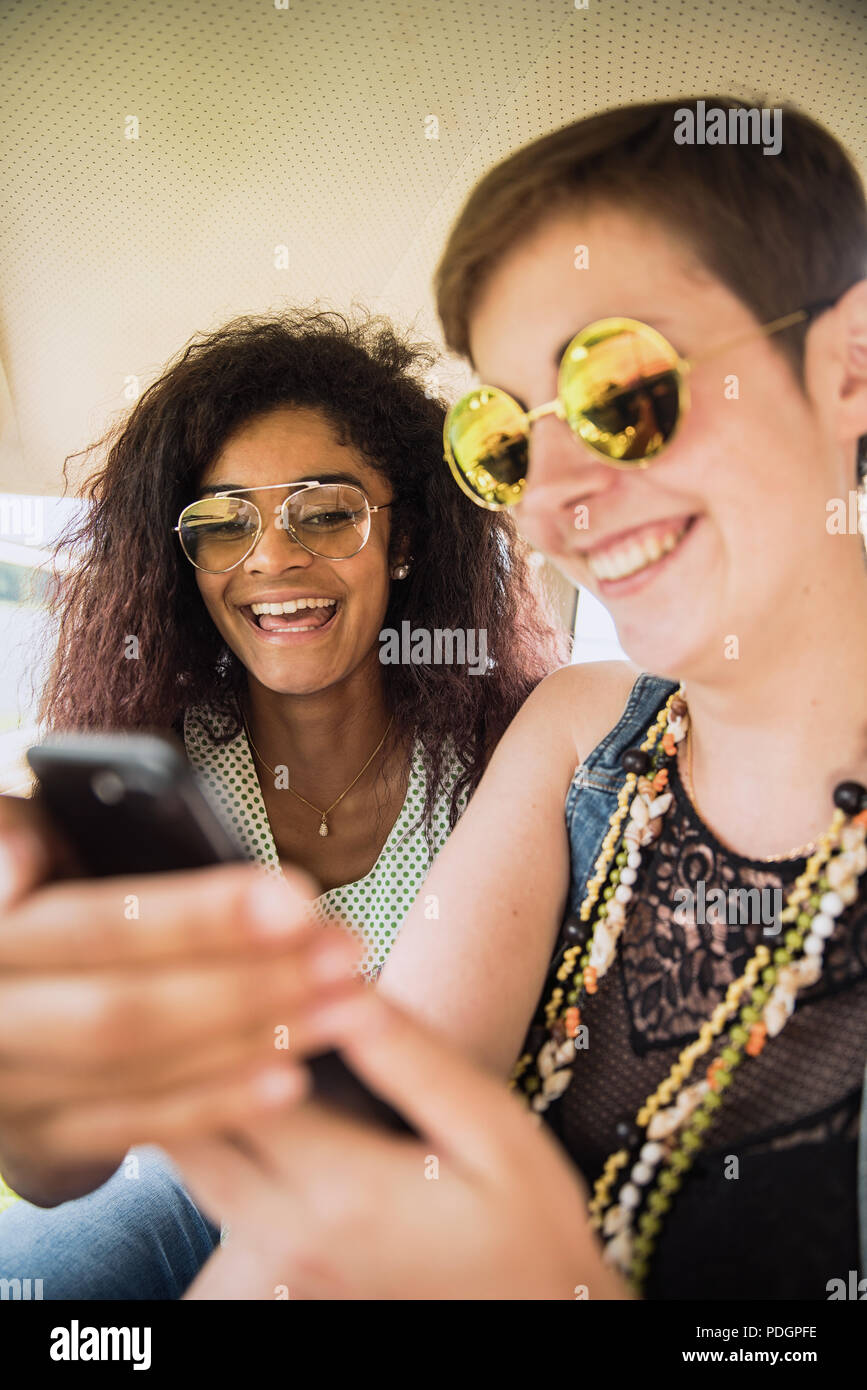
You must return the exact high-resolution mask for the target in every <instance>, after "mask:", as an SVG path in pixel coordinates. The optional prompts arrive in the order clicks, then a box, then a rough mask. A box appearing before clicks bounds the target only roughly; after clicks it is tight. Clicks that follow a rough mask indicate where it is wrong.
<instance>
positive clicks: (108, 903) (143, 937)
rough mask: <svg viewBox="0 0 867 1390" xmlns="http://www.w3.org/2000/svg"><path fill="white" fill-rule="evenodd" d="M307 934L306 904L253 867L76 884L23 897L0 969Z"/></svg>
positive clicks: (0, 951) (196, 951) (276, 942)
mask: <svg viewBox="0 0 867 1390" xmlns="http://www.w3.org/2000/svg"><path fill="white" fill-rule="evenodd" d="M0 843H2V837H0ZM266 924H267V929H266ZM316 930H317V925H316V923H315V922H313V920H312V918H311V913H310V905H309V898H307V897H303V896H302V895H301V894H300V892H299V891H298V890H297V888H293V887H289V886H288V885H287V884H284V883H283V882H282V881H281V880H279V879H275V880H271V881H269V880H266V879H265V878H264V875H263V874H262V871H261V870H260V869H257V868H254V867H253V866H249V867H246V866H243V867H242V866H238V865H220V866H218V867H216V868H210V869H197V870H192V871H190V872H185V873H175V874H149V875H145V876H142V877H134V878H110V879H99V880H92V879H89V880H86V881H82V880H77V881H73V882H64V883H56V884H51V885H49V886H48V887H46V888H44V889H43V890H42V891H41V892H39V893H35V894H33V895H32V897H30V898H28V899H26V900H25V901H24V902H22V903H21V905H20V907H19V909H18V911H17V912H16V913H15V915H14V919H12V920H9V921H7V922H4V923H3V928H2V930H0V966H3V965H9V966H31V967H32V966H37V965H39V964H40V963H42V962H44V963H46V964H51V965H52V966H54V967H60V968H63V967H69V968H76V969H81V968H82V967H84V966H87V965H91V964H92V965H100V966H102V965H111V964H124V963H127V962H134V961H148V960H154V961H157V960H178V959H183V958H185V957H189V956H207V955H223V956H224V955H227V954H231V953H233V952H238V951H245V950H246V951H250V952H253V951H259V952H261V951H262V950H267V949H268V948H269V946H271V947H272V948H276V949H283V948H285V947H286V946H288V945H291V944H293V943H295V942H297V941H301V940H303V939H304V938H305V937H307V936H310V935H312V934H313V933H315V932H316Z"/></svg>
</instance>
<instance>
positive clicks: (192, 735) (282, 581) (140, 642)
mask: <svg viewBox="0 0 867 1390" xmlns="http://www.w3.org/2000/svg"><path fill="white" fill-rule="evenodd" d="M434 361H435V359H434V357H433V356H432V354H431V352H430V350H428V349H426V348H424V347H421V346H418V345H413V344H411V343H408V342H406V341H404V340H402V339H401V338H400V337H398V335H397V334H396V333H395V332H394V330H393V329H392V328H391V327H390V326H389V325H388V324H387V323H385V322H384V321H381V320H376V319H371V318H361V319H355V320H350V319H347V318H345V317H343V316H341V315H340V314H336V313H331V312H323V311H319V310H298V311H293V312H287V313H282V314H279V315H271V316H266V317H261V318H240V319H237V320H235V321H234V322H232V323H229V324H228V325H226V326H225V327H224V328H222V329H220V330H219V331H217V332H215V333H212V334H211V335H209V336H206V337H203V338H199V339H197V340H195V341H193V342H192V343H190V344H189V345H188V346H187V347H186V348H185V349H184V351H183V352H182V353H181V354H180V356H179V357H178V358H177V359H176V360H175V361H174V362H173V363H171V364H170V366H169V367H168V368H167V369H166V370H165V371H164V372H163V373H162V375H161V376H160V377H159V378H158V380H156V381H155V382H154V383H153V385H151V386H150V387H149V388H148V390H147V391H145V393H144V394H143V396H142V397H141V399H140V400H139V401H138V402H137V404H136V405H135V407H134V409H133V410H132V411H131V413H130V415H129V417H128V418H127V419H126V420H124V421H123V422H122V423H121V424H120V426H119V427H118V428H117V430H116V431H115V432H114V434H113V436H109V437H108V439H106V440H104V441H102V442H101V446H102V447H105V446H106V445H107V446H108V453H107V459H106V461H105V463H104V465H103V466H102V467H101V468H100V469H99V471H98V472H97V473H96V474H95V475H94V476H93V477H92V478H91V479H90V481H89V484H88V487H87V494H86V495H87V499H88V501H89V506H88V508H87V511H86V513H85V515H84V517H83V519H82V520H81V521H80V522H79V523H78V524H77V525H76V526H75V527H74V528H73V529H72V531H71V532H70V533H69V534H68V535H67V536H66V537H64V543H65V544H66V545H67V546H68V547H69V548H70V550H71V552H72V554H73V556H74V562H73V570H72V573H71V575H70V576H69V577H68V578H67V579H66V581H65V582H64V583H63V585H62V586H61V587H60V588H59V591H58V596H57V599H56V604H55V608H56V617H57V620H58V628H57V639H58V640H57V648H56V653H55V656H54V663H53V667H52V670H51V675H50V679H49V681H48V684H47V687H46V690H45V693H44V698H43V701H42V711H41V712H42V718H43V720H44V722H45V723H46V724H47V725H48V726H49V727H50V728H52V729H55V730H62V729H80V730H83V729H115V730H123V729H129V730H134V729H143V728H157V729H159V728H173V729H174V730H175V731H176V733H177V734H178V736H179V737H182V738H183V740H184V743H185V747H186V750H187V754H188V756H189V759H190V761H191V763H192V765H193V766H194V767H195V768H196V769H197V771H198V772H199V773H200V775H201V777H202V778H203V779H204V781H205V782H206V783H207V784H208V785H209V786H210V788H211V790H212V792H213V793H214V798H215V801H216V804H217V805H218V808H221V809H222V811H223V812H224V814H225V815H226V817H227V819H228V820H229V821H230V822H231V823H232V824H233V826H234V829H235V831H236V833H237V834H238V835H239V837H240V839H241V841H242V844H243V846H244V847H245V849H246V851H247V854H248V856H249V858H250V859H251V860H253V861H255V862H256V863H258V864H260V865H261V866H262V867H263V868H265V869H266V870H268V871H270V874H271V876H272V877H274V878H280V877H281V876H282V869H281V865H280V861H281V860H286V861H290V862H291V863H292V864H293V865H294V866H300V867H301V868H302V869H305V870H306V871H307V872H308V874H310V875H311V877H312V878H314V879H315V880H316V882H317V884H318V885H319V889H320V892H319V896H317V897H316V898H315V899H314V901H313V909H312V910H313V917H314V919H315V920H317V921H318V922H319V923H327V922H329V921H331V920H333V919H338V918H339V919H340V920H341V922H343V923H347V924H349V925H350V927H351V928H352V929H353V930H354V933H355V935H356V936H357V937H358V938H361V939H362V940H363V951H364V954H363V959H362V961H361V967H362V969H363V971H364V973H365V974H366V975H367V976H368V977H370V978H372V977H374V976H375V975H376V974H377V973H378V971H379V969H380V968H381V966H382V964H383V962H384V961H385V959H386V957H387V955H388V953H389V951H390V949H391V945H392V943H393V941H394V939H395V936H396V933H397V931H398V929H399V927H400V924H401V922H402V920H403V918H404V917H405V915H406V913H407V911H408V910H409V908H410V906H411V904H412V902H413V899H414V897H415V896H416V893H417V891H418V889H419V887H420V886H421V884H422V882H423V881H424V878H425V876H426V873H427V870H428V868H429V867H430V864H431V861H432V859H433V858H434V857H435V855H436V854H437V852H438V851H439V849H440V848H441V847H442V845H443V843H444V841H445V840H446V838H447V836H448V834H449V832H450V830H451V829H452V828H453V827H454V825H455V823H456V821H457V819H458V817H459V815H460V813H461V811H462V810H463V808H464V806H465V805H466V802H467V799H468V797H469V796H470V795H471V794H472V792H473V790H474V789H475V787H476V786H477V784H478V782H479V780H480V778H481V776H482V773H483V771H484V768H485V765H486V763H487V761H488V759H489V757H490V755H491V752H492V751H493V749H494V747H495V746H496V744H497V742H498V740H499V738H500V736H501V735H502V733H503V732H504V731H505V729H506V727H507V726H508V724H509V722H510V720H511V719H512V717H513V715H514V714H515V713H516V712H517V710H518V709H519V708H520V706H521V704H522V703H523V701H524V700H525V698H526V697H527V696H528V695H529V693H530V692H531V691H532V689H533V688H534V686H536V685H537V684H538V682H539V680H540V679H541V678H542V676H543V675H545V673H546V672H547V671H549V670H551V669H552V668H553V667H555V666H556V665H558V664H560V663H561V662H562V661H564V660H565V659H566V656H567V650H566V647H565V642H564V638H563V636H562V635H561V634H558V632H557V630H556V629H555V627H554V626H553V624H552V622H551V619H550V617H549V615H548V612H547V607H546V604H545V602H544V600H543V599H542V597H541V596H540V595H537V593H536V591H535V589H534V586H533V584H532V582H531V571H530V569H529V568H528V565H527V561H526V553H525V550H524V548H523V547H522V546H521V544H520V542H519V540H518V537H517V533H516V530H515V527H514V524H513V522H512V521H511V519H510V518H507V517H503V516H497V515H495V514H493V513H489V514H485V513H482V512H480V511H478V510H477V509H475V508H468V507H466V506H465V505H464V504H463V499H462V498H461V497H460V495H459V494H458V493H457V491H456V489H455V488H454V486H453V484H452V482H451V479H450V478H449V477H448V476H447V475H446V474H445V473H444V472H443V469H442V466H441V464H442V432H443V423H444V419H445V407H444V406H443V405H442V404H441V403H440V402H439V401H438V400H437V399H435V398H433V397H432V396H431V394H430V391H429V389H426V388H425V384H424V380H423V372H424V370H425V369H429V368H430V367H431V366H432V365H433V362H434ZM94 447H100V446H94ZM389 630H390V631H392V632H396V633H398V634H401V635H403V633H404V631H405V630H408V631H409V632H410V633H413V634H417V633H418V632H420V631H421V632H422V633H427V634H429V636H430V639H431V640H430V649H431V656H432V657H433V658H434V659H432V660H430V661H429V662H428V664H423V663H421V662H419V661H418V660H417V659H416V660H411V661H409V662H393V661H390V662H387V663H386V662H385V661H384V660H382V659H381V655H382V656H385V654H386V652H385V648H384V647H383V649H382V652H381V646H380V636H381V634H383V635H385V634H386V633H387V632H388V631H389ZM437 632H439V633H440V634H445V639H443V638H441V643H442V645H441V647H440V655H441V656H442V657H444V658H445V659H444V660H440V661H437V660H436V656H437V642H436V634H437ZM456 633H457V634H460V635H461V637H462V638H463V640H464V642H465V644H466V651H465V654H466V652H469V653H471V655H472V654H474V656H475V660H473V659H469V660H467V661H464V662H463V664H458V663H457V662H456V661H455V660H454V659H453V658H454V657H455V656H456V655H457V656H458V657H460V656H461V650H460V646H457V648H456V647H455V645H454V642H455V638H454V634H456ZM404 648H405V643H404ZM413 652H415V653H416V655H418V652H419V649H418V647H417V646H416V644H415V643H413V645H412V646H411V647H410V653H409V654H410V655H411V656H412V654H413ZM421 655H422V656H424V655H426V653H425V652H424V643H422V650H421ZM176 901H177V902H179V901H180V900H179V899H178V900H176ZM165 911H166V912H167V911H168V908H166V910H165ZM164 920H165V913H164ZM78 965H79V967H80V959H79V961H78ZM102 978H103V979H104V978H105V977H104V975H103V977H102ZM238 978H239V976H238V974H237V973H236V976H235V978H234V979H233V980H232V982H231V987H232V988H234V987H236V985H237V980H238ZM118 988H121V986H120V985H118ZM211 995H212V998H213V989H212V990H211ZM253 995H254V991H251V997H253ZM162 997H163V998H166V997H167V995H166V992H165V990H164V991H163V996H162ZM197 997H198V998H199V999H200V1000H201V998H202V997H203V996H202V994H201V993H199V994H198V995H197ZM209 1027H211V1025H209ZM54 1031H55V1033H56V1036H57V1038H58V1047H60V1046H61V1043H60V1038H61V1034H62V1032H63V1025H62V1024H61V1023H60V1022H59V1021H57V1022H56V1024H55V1030H54ZM145 1031H147V1030H145ZM211 1031H213V1030H212V1029H211ZM248 1034H249V1036H247V1035H244V1037H242V1039H241V1040H240V1041H238V1040H237V1039H236V1042H235V1044H233V1046H234V1047H235V1051H234V1052H233V1053H232V1057H233V1059H234V1060H235V1061H238V1062H240V1061H241V1060H243V1064H244V1065H249V1064H251V1063H252V1062H253V1061H254V1060H255V1062H256V1063H257V1064H258V1063H259V1062H261V1063H262V1064H264V1062H265V1059H266V1057H267V1053H266V1052H265V1050H264V1049H265V1045H266V1044H267V1038H265V1030H264V1028H263V1027H262V1022H261V1019H260V1018H259V1017H258V1016H257V1017H253V1016H252V1015H251V1019H250V1027H249V1029H248ZM53 1035H54V1034H53ZM263 1038H264V1039H265V1040H264V1042H263ZM153 1045H154V1047H155V1048H158V1039H157V1036H156V1034H155V1035H154V1042H153ZM205 1046H206V1039H204V1038H203V1047H205ZM270 1047H271V1057H272V1058H273V1032H272V1041H271V1044H270ZM239 1049H240V1050H239ZM211 1051H212V1059H211V1061H210V1062H207V1063H205V1062H204V1061H203V1065H204V1066H205V1069H206V1070H207V1071H209V1072H211V1073H213V1076H214V1078H215V1080H214V1086H215V1087H216V1090H217V1093H216V1098H215V1101H214V1103H215V1104H217V1105H218V1107H225V1106H226V1105H227V1104H228V1100H227V1097H228V1096H229V1095H230V1094H231V1086H228V1085H226V1084H225V1081H224V1080H223V1081H218V1080H217V1077H218V1074H219V1061H218V1059H219V1056H220V1049H219V1046H218V1043H217V1040H216V1039H215V1041H214V1046H213V1049H211ZM102 1053H103V1059H102V1064H101V1065H102V1068H103V1070H105V1069H106V1066H107V1062H108V1057H107V1055H106V1052H105V1048H104V1047H103V1048H102ZM140 1080H141V1082H142V1085H143V1086H145V1085H146V1083H145V1082H144V1078H143V1077H140ZM152 1080H153V1074H152V1073H151V1080H150V1083H147V1084H149V1085H151V1086H152ZM57 1085H58V1096H59V1095H60V1092H61V1091H62V1090H63V1082H62V1080H58V1082H57ZM118 1086H119V1087H120V1081H119V1080H118ZM36 1089H38V1087H37V1088H36ZM29 1092H30V1094H31V1095H32V1094H34V1087H33V1086H32V1085H31V1086H30V1087H29ZM182 1108H183V1106H182ZM0 1111H2V1105H0ZM33 1113H34V1114H36V1113H38V1107H37V1110H36V1111H34V1112H33ZM186 1113H187V1114H188V1115H189V1116H193V1115H195V1113H196V1103H195V1102H191V1103H190V1105H189V1107H187V1109H186ZM15 1127H16V1133H15V1141H14V1143H13V1144H11V1145H8V1146H7V1145H4V1143H3V1140H6V1139H8V1138H9V1135H10V1128H11V1127H10V1126H7V1128H6V1129H5V1130H3V1127H2V1120H0V1170H2V1171H5V1175H6V1177H7V1178H8V1180H9V1181H10V1182H11V1183H12V1185H13V1187H17V1188H18V1190H20V1191H21V1192H22V1193H23V1194H24V1195H30V1196H32V1197H33V1199H34V1200H36V1201H40V1202H51V1201H56V1200H62V1199H63V1198H64V1197H68V1196H73V1195H79V1194H80V1193H81V1192H88V1191H90V1190H91V1189H92V1188H93V1187H94V1186H95V1185H96V1184H97V1183H99V1182H103V1181H104V1180H105V1178H106V1177H108V1175H109V1173H110V1172H111V1171H113V1169H114V1167H116V1163H117V1161H119V1159H120V1156H121V1155H122V1153H123V1152H124V1149H125V1148H126V1147H127V1146H128V1143H129V1142H134V1140H135V1131H134V1130H133V1131H130V1133H129V1134H128V1135H127V1136H126V1142H123V1143H120V1144H119V1146H118V1149H117V1157H116V1160H115V1162H114V1163H112V1164H111V1165H110V1166H108V1167H106V1165H105V1164H103V1165H98V1166H97V1167H96V1168H88V1170H87V1173H86V1174H84V1175H81V1174H78V1175H76V1176H72V1177H71V1176H70V1167H69V1165H68V1164H65V1163H64V1162H63V1156H62V1153H61V1150H62V1144H58V1143H56V1142H55V1143H53V1144H51V1143H49V1144H43V1148H42V1150H41V1151H40V1154H39V1158H38V1159H37V1152H36V1150H35V1148H34V1146H32V1145H31V1146H28V1141H27V1138H26V1133H25V1132H26V1131H27V1121H26V1120H22V1117H21V1115H20V1112H18V1114H17V1119H16V1121H15ZM91 1133H92V1131H91ZM138 1133H139V1137H140V1138H148V1137H150V1135H149V1134H148V1133H147V1132H146V1131H145V1130H139V1132H138ZM43 1139H44V1130H43ZM48 1150H51V1151H50V1152H49V1151H48ZM138 1161H139V1164H140V1169H139V1177H140V1180H139V1182H137V1183H136V1184H135V1185H134V1186H130V1184H129V1183H128V1182H126V1181H125V1175H124V1174H118V1175H117V1176H116V1177H115V1178H114V1179H113V1180H112V1181H110V1182H109V1183H107V1185H106V1186H104V1187H103V1188H101V1189H100V1191H99V1192H97V1193H93V1194H92V1195H91V1196H89V1197H88V1198H86V1200H84V1201H82V1202H80V1203H74V1204H72V1205H70V1206H68V1207H66V1206H65V1207H64V1208H63V1210H62V1212H57V1213H39V1212H36V1211H34V1210H33V1209H32V1208H30V1209H28V1208H25V1207H24V1206H20V1207H18V1208H17V1209H16V1208H14V1207H13V1208H12V1209H10V1211H9V1212H8V1213H7V1214H6V1215H5V1216H4V1224H3V1231H2V1237H0V1248H2V1251H3V1255H2V1258H0V1264H2V1272H3V1273H9V1272H10V1271H11V1272H12V1273H14V1269H15V1267H16V1258H17V1256H16V1251H17V1252H19V1253H20V1254H21V1257H22V1258H24V1256H25V1255H26V1256H27V1258H29V1256H30V1254H31V1253H32V1252H33V1250H34V1249H35V1248H39V1249H43V1248H44V1249H45V1251H46V1253H45V1254H44V1256H42V1257H41V1259H42V1263H41V1264H40V1269H45V1270H46V1275H45V1285H46V1297H62V1296H64V1293H65V1292H68V1291H77V1296H85V1297H87V1296H89V1297H148V1296H151V1297H152V1296H157V1297H159V1296H170V1295H171V1292H172V1291H177V1289H182V1288H183V1287H184V1285H185V1283H186V1282H188V1281H189V1278H190V1277H191V1275H192V1273H193V1272H194V1269H190V1268H186V1267H185V1265H184V1260H185V1259H186V1258H187V1257H188V1256H189V1251H190V1249H191V1247H194V1248H195V1250H196V1251H197V1252H198V1253H197V1259H200V1258H201V1257H202V1256H203V1254H204V1253H207V1251H208V1250H209V1249H210V1244H212V1243H213V1240H214V1239H215V1238H216V1231H215V1230H214V1228H212V1227H210V1226H207V1225H206V1223H204V1222H203V1220H202V1218H201V1217H200V1216H199V1215H198V1213H197V1212H196V1211H195V1209H194V1208H193V1207H192V1205H191V1203H190V1202H189V1200H188V1199H187V1198H186V1197H185V1194H184V1193H183V1191H182V1190H181V1189H180V1188H179V1187H178V1185H177V1184H176V1183H175V1182H174V1180H173V1178H172V1177H171V1174H170V1173H169V1172H168V1170H167V1168H166V1167H165V1165H164V1164H163V1162H162V1161H161V1160H160V1159H158V1158H155V1157H154V1156H153V1155H152V1154H150V1153H143V1154H141V1155H140V1156H139V1160H138ZM73 1166H74V1165H73ZM37 1170H38V1171H37ZM48 1170H50V1173H51V1177H50V1178H49V1180H48V1181H47V1183H45V1182H42V1181H41V1179H40V1176H39V1173H40V1172H41V1173H45V1172H46V1171H48ZM59 1174H60V1175H61V1176H60V1177H59V1179H58V1175H59ZM142 1179H143V1181H142ZM128 1198H129V1201H128V1200H127V1199H128ZM132 1199H134V1200H132ZM109 1216H110V1217H111V1219H110V1220H109V1219H108V1218H109ZM94 1230H95V1231H97V1233H98V1234H97V1236H96V1237H95V1239H96V1241H97V1245H98V1247H99V1251H100V1258H99V1259H98V1260H97V1259H94V1258H93V1253H94V1245H93V1243H92V1240H93V1238H92V1237H89V1236H88V1235H87V1234H86V1233H87V1232H88V1231H94ZM113 1232H114V1234H112V1233H113ZM117 1242H120V1245H119V1246H118V1244H117ZM106 1243H107V1244H106ZM136 1244H137V1245H138V1249H137V1253H136V1258H135V1262H134V1266H133V1265H130V1264H128V1263H126V1261H125V1257H124V1255H123V1251H124V1250H129V1249H133V1248H135V1247H136ZM167 1248H170V1249H172V1250H174V1251H175V1253H176V1255H177V1259H176V1260H174V1261H172V1260H169V1263H168V1265H167V1264H166V1262H165V1260H164V1259H163V1258H162V1256H160V1257H159V1258H157V1255H156V1253H155V1252H158V1251H159V1250H165V1249H167ZM49 1250H50V1255H49V1253H48V1252H49ZM118 1251H119V1253H117V1258H115V1255H116V1252H118ZM169 1266H171V1268H169ZM172 1281H176V1282H174V1283H173V1282H172Z"/></svg>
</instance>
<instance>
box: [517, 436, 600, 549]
mask: <svg viewBox="0 0 867 1390" xmlns="http://www.w3.org/2000/svg"><path fill="white" fill-rule="evenodd" d="M616 486H617V471H616V469H613V468H611V467H609V465H608V464H606V463H604V462H603V461H602V459H601V458H599V457H598V456H597V455H596V454H594V453H593V451H592V450H591V449H589V448H588V447H587V446H586V445H585V444H583V443H582V442H581V440H579V439H576V438H575V435H574V434H573V433H572V431H571V430H570V428H569V426H568V425H567V424H566V422H565V420H559V419H557V418H556V417H555V416H546V417H545V418H543V419H541V420H537V421H536V422H535V423H534V425H533V426H532V429H531V431H530V466H529V470H528V473H527V482H526V485H525V488H524V495H523V497H522V498H521V503H520V506H519V507H518V509H517V511H518V518H519V521H520V526H521V530H522V531H524V532H525V533H526V534H527V535H528V537H530V539H532V534H531V533H534V532H535V533H538V532H544V533H545V534H546V535H550V532H551V528H552V527H557V528H558V529H562V528H564V527H565V529H566V530H567V531H569V532H572V531H574V528H575V513H576V508H578V507H583V508H585V510H586V511H587V512H590V511H591V510H592V506H593V502H594V500H595V499H596V498H598V497H600V496H602V495H604V494H606V493H608V492H610V491H611V490H612V488H614V487H616Z"/></svg>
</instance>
